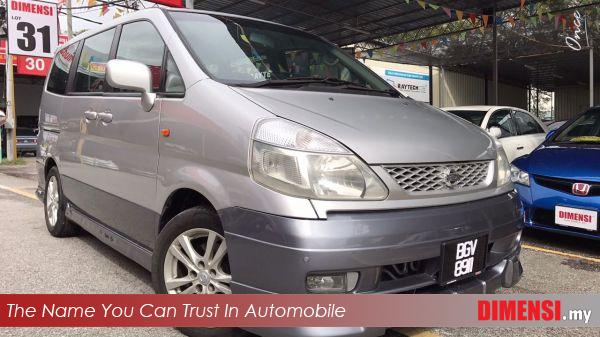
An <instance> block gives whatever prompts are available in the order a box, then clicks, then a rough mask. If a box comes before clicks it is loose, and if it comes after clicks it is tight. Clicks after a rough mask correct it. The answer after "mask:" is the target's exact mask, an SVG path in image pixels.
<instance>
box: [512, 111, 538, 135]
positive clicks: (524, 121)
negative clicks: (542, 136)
mask: <svg viewBox="0 0 600 337" xmlns="http://www.w3.org/2000/svg"><path fill="white" fill-rule="evenodd" d="M515 121H516V123H517V128H518V129H519V134H520V135H531V134H536V133H544V129H542V127H541V126H540V125H539V124H538V122H537V121H536V120H535V119H534V118H533V117H531V116H529V114H526V113H524V112H522V111H515Z"/></svg>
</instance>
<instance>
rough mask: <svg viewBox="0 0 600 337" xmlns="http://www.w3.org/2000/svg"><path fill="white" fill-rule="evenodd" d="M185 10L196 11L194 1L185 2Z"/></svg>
mask: <svg viewBox="0 0 600 337" xmlns="http://www.w3.org/2000/svg"><path fill="white" fill-rule="evenodd" d="M185 8H188V9H194V0H185Z"/></svg>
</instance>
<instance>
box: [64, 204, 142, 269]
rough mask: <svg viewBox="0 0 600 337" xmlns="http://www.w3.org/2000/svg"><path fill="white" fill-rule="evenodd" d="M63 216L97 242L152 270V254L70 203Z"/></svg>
mask: <svg viewBox="0 0 600 337" xmlns="http://www.w3.org/2000/svg"><path fill="white" fill-rule="evenodd" d="M65 214H66V216H67V218H68V219H69V220H71V221H73V222H75V223H77V224H78V225H79V226H81V227H82V228H83V229H85V230H86V231H87V232H89V233H90V234H92V235H93V236H95V237H96V238H97V239H98V240H100V241H102V242H103V243H105V244H107V245H108V246H110V247H112V248H113V249H115V250H116V251H118V252H119V253H121V254H123V255H125V256H127V257H128V258H130V259H132V260H133V261H135V262H136V263H138V264H140V265H141V266H142V267H144V268H145V269H147V270H151V269H152V252H151V251H150V250H148V249H147V248H144V247H142V246H140V245H139V244H137V243H135V242H133V241H131V240H129V239H128V238H126V237H125V236H123V235H121V234H119V233H117V232H115V231H114V230H112V229H110V228H108V227H107V226H105V225H103V224H101V223H99V222H98V221H96V220H94V219H91V218H89V217H88V216H86V215H85V214H83V213H81V212H80V211H78V210H77V209H76V208H75V207H73V206H72V205H71V203H68V204H67V209H66V211H65Z"/></svg>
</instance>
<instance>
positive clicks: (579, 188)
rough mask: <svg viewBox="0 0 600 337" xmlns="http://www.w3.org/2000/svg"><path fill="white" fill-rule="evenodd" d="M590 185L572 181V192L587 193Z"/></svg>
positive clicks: (577, 193)
mask: <svg viewBox="0 0 600 337" xmlns="http://www.w3.org/2000/svg"><path fill="white" fill-rule="evenodd" d="M590 188H591V186H590V185H589V184H584V183H574V184H573V189H572V192H573V194H575V195H588V193H590Z"/></svg>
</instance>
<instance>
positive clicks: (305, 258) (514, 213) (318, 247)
mask: <svg viewBox="0 0 600 337" xmlns="http://www.w3.org/2000/svg"><path fill="white" fill-rule="evenodd" d="M219 214H220V217H221V221H222V223H223V227H224V229H225V237H226V239H227V246H228V249H229V252H228V254H229V259H230V266H231V272H232V276H233V283H232V290H233V291H234V292H238V293H290V294H293V293H306V286H305V280H306V275H307V274H309V273H314V272H343V271H356V272H359V274H360V277H359V281H358V284H357V286H356V288H355V289H354V290H353V292H357V293H373V292H375V293H397V292H404V291H416V290H418V289H420V288H427V287H429V286H434V285H435V283H436V282H435V276H434V275H435V273H436V270H429V271H428V274H429V275H430V276H429V277H427V276H426V275H423V274H422V273H419V274H417V275H421V276H419V277H420V278H419V277H416V276H415V277H413V278H412V279H411V278H409V279H407V280H404V282H405V284H403V285H396V284H393V285H392V284H390V283H387V284H388V285H387V286H385V287H382V282H379V279H380V274H381V267H382V266H386V265H394V264H398V263H403V262H411V261H420V260H427V261H432V268H433V269H435V268H436V264H438V263H439V258H440V255H441V254H440V253H441V244H442V243H443V242H445V241H448V240H452V239H456V238H462V237H468V236H471V235H487V236H488V242H489V247H488V255H487V265H486V270H487V269H490V268H493V267H494V266H497V265H498V264H499V263H501V262H502V261H503V260H505V259H507V258H508V257H510V256H512V255H511V254H515V252H516V251H517V253H518V247H516V246H518V245H517V243H516V240H515V239H516V236H517V234H518V232H519V231H520V229H521V228H522V224H523V216H522V208H521V203H520V201H519V199H518V197H517V195H516V193H507V194H504V195H500V196H496V197H493V198H488V199H483V200H478V201H474V202H468V203H463V204H453V205H448V206H438V207H427V208H418V209H406V210H390V211H376V212H359V213H347V212H344V213H334V214H329V216H328V219H327V220H312V219H292V218H286V217H280V216H275V215H270V214H265V213H260V212H255V211H252V210H247V209H241V208H230V209H224V210H221V211H220V212H219ZM438 268H439V266H438ZM405 278H406V277H405Z"/></svg>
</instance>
